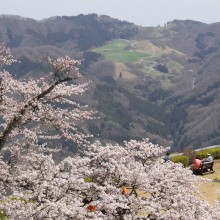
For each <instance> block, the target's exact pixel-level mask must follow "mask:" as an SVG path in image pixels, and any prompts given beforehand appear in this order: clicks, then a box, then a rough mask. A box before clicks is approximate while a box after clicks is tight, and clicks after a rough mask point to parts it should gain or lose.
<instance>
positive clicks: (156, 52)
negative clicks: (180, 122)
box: [93, 39, 183, 88]
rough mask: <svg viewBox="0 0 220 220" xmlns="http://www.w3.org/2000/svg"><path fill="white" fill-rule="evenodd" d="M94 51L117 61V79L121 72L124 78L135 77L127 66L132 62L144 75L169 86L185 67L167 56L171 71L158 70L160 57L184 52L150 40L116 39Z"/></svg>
mask: <svg viewBox="0 0 220 220" xmlns="http://www.w3.org/2000/svg"><path fill="white" fill-rule="evenodd" d="M93 51H94V52H96V53H99V54H101V55H103V56H104V57H105V59H107V60H110V61H112V62H114V63H115V66H116V73H115V78H116V79H117V78H118V76H119V73H120V72H122V73H124V77H123V79H126V80H131V79H133V78H134V77H135V75H134V74H133V73H132V70H130V69H129V68H128V67H126V63H131V64H133V65H134V66H136V68H137V69H138V70H139V71H141V72H142V73H143V74H144V75H146V76H151V77H153V78H155V79H157V80H159V81H160V82H161V85H162V87H164V88H168V87H170V85H171V82H172V79H173V77H174V76H175V75H178V74H179V73H180V72H181V71H182V69H183V66H182V65H181V64H180V63H178V62H176V61H174V60H172V59H171V58H167V61H166V65H167V67H168V68H169V73H168V74H167V73H163V72H160V71H157V70H156V69H155V68H154V67H155V65H157V64H158V63H160V59H162V57H163V56H165V57H166V56H169V54H173V53H175V54H178V55H179V56H183V54H181V53H179V52H178V51H176V50H174V49H172V48H169V47H163V48H161V47H158V46H156V45H154V44H153V43H151V42H150V41H148V40H143V41H136V40H124V39H116V40H113V41H111V42H109V43H108V44H106V45H104V46H101V47H98V48H95V49H94V50H93Z"/></svg>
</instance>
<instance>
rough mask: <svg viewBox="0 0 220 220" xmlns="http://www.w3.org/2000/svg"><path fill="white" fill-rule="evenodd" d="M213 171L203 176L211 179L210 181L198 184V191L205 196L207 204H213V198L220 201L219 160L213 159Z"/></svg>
mask: <svg viewBox="0 0 220 220" xmlns="http://www.w3.org/2000/svg"><path fill="white" fill-rule="evenodd" d="M214 171H215V172H214V173H212V174H205V175H204V176H203V177H204V178H208V179H211V180H212V181H211V182H205V183H202V184H201V185H200V191H201V192H202V193H203V195H204V196H205V198H206V200H207V201H208V202H209V204H211V205H213V204H214V201H215V200H218V201H219V202H220V193H217V192H216V191H217V190H220V160H215V162H214Z"/></svg>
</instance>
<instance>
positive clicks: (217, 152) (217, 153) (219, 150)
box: [196, 147, 220, 160]
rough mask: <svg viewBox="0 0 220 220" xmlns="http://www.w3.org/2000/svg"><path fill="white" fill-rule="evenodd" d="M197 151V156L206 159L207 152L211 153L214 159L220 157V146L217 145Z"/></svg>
mask: <svg viewBox="0 0 220 220" xmlns="http://www.w3.org/2000/svg"><path fill="white" fill-rule="evenodd" d="M196 153H197V157H199V158H200V159H204V158H206V157H207V153H209V154H211V155H212V157H213V159H215V160H216V159H220V148H218V147H215V148H209V149H204V150H200V151H198V152H196Z"/></svg>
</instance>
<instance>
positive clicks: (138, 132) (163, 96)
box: [0, 14, 220, 150]
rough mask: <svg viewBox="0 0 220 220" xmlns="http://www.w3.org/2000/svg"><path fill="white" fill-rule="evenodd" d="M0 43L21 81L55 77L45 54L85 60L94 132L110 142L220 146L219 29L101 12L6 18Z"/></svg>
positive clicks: (89, 126)
mask: <svg viewBox="0 0 220 220" xmlns="http://www.w3.org/2000/svg"><path fill="white" fill-rule="evenodd" d="M0 42H4V43H5V44H6V45H7V46H9V47H11V48H12V51H13V53H14V55H15V57H16V58H17V59H18V60H20V61H21V63H17V64H13V65H12V66H11V67H10V69H9V70H10V71H11V72H12V73H13V74H15V75H16V77H18V78H24V77H29V76H32V77H37V76H38V75H40V74H44V73H46V72H47V71H48V69H47V67H46V66H45V65H44V64H43V63H42V62H41V61H42V58H43V56H44V55H52V56H54V57H57V56H63V55H66V54H68V55H69V56H71V57H72V58H76V59H81V60H82V64H81V71H82V72H83V75H84V80H92V84H91V89H90V91H89V92H88V93H87V94H86V96H84V97H83V98H82V99H81V100H80V101H81V102H83V103H87V104H89V106H90V107H91V108H94V109H96V110H98V112H99V117H100V118H99V119H96V120H93V121H92V122H91V121H90V122H88V123H87V125H86V128H85V129H87V131H89V132H91V133H92V134H93V135H94V136H95V137H96V138H101V139H102V140H103V141H105V140H108V141H109V140H112V141H116V142H121V141H123V140H128V139H131V138H136V139H141V138H144V137H148V138H150V140H151V141H153V142H154V143H159V144H162V145H164V146H172V147H173V150H183V149H184V148H185V147H187V146H194V147H195V148H201V147H205V146H209V145H214V144H219V143H220V59H219V58H220V50H219V47H220V23H214V24H204V23H201V22H196V21H191V20H185V21H180V20H174V21H171V22H168V23H167V24H166V25H164V26H163V27H160V26H158V27H139V26H137V25H134V24H132V23H128V22H126V21H119V20H117V19H113V18H110V17H108V16H104V15H103V16H98V15H96V14H90V15H82V14H81V15H78V16H72V17H66V16H63V17H53V18H49V19H45V20H42V21H36V20H33V19H26V18H21V17H18V16H1V17H0Z"/></svg>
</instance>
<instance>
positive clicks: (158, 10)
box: [0, 0, 220, 26]
mask: <svg viewBox="0 0 220 220" xmlns="http://www.w3.org/2000/svg"><path fill="white" fill-rule="evenodd" d="M81 13H82V14H89V13H97V14H99V15H100V14H104V15H109V16H111V17H114V18H118V19H120V20H126V21H130V22H133V23H135V24H138V25H142V26H157V25H159V24H160V25H163V24H164V23H166V22H168V21H171V20H174V19H191V20H196V21H202V22H205V23H214V22H220V0H0V14H12V15H20V16H23V17H28V18H34V19H37V20H40V19H43V18H48V17H52V16H56V15H60V16H62V15H67V16H73V15H78V14H81Z"/></svg>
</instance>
